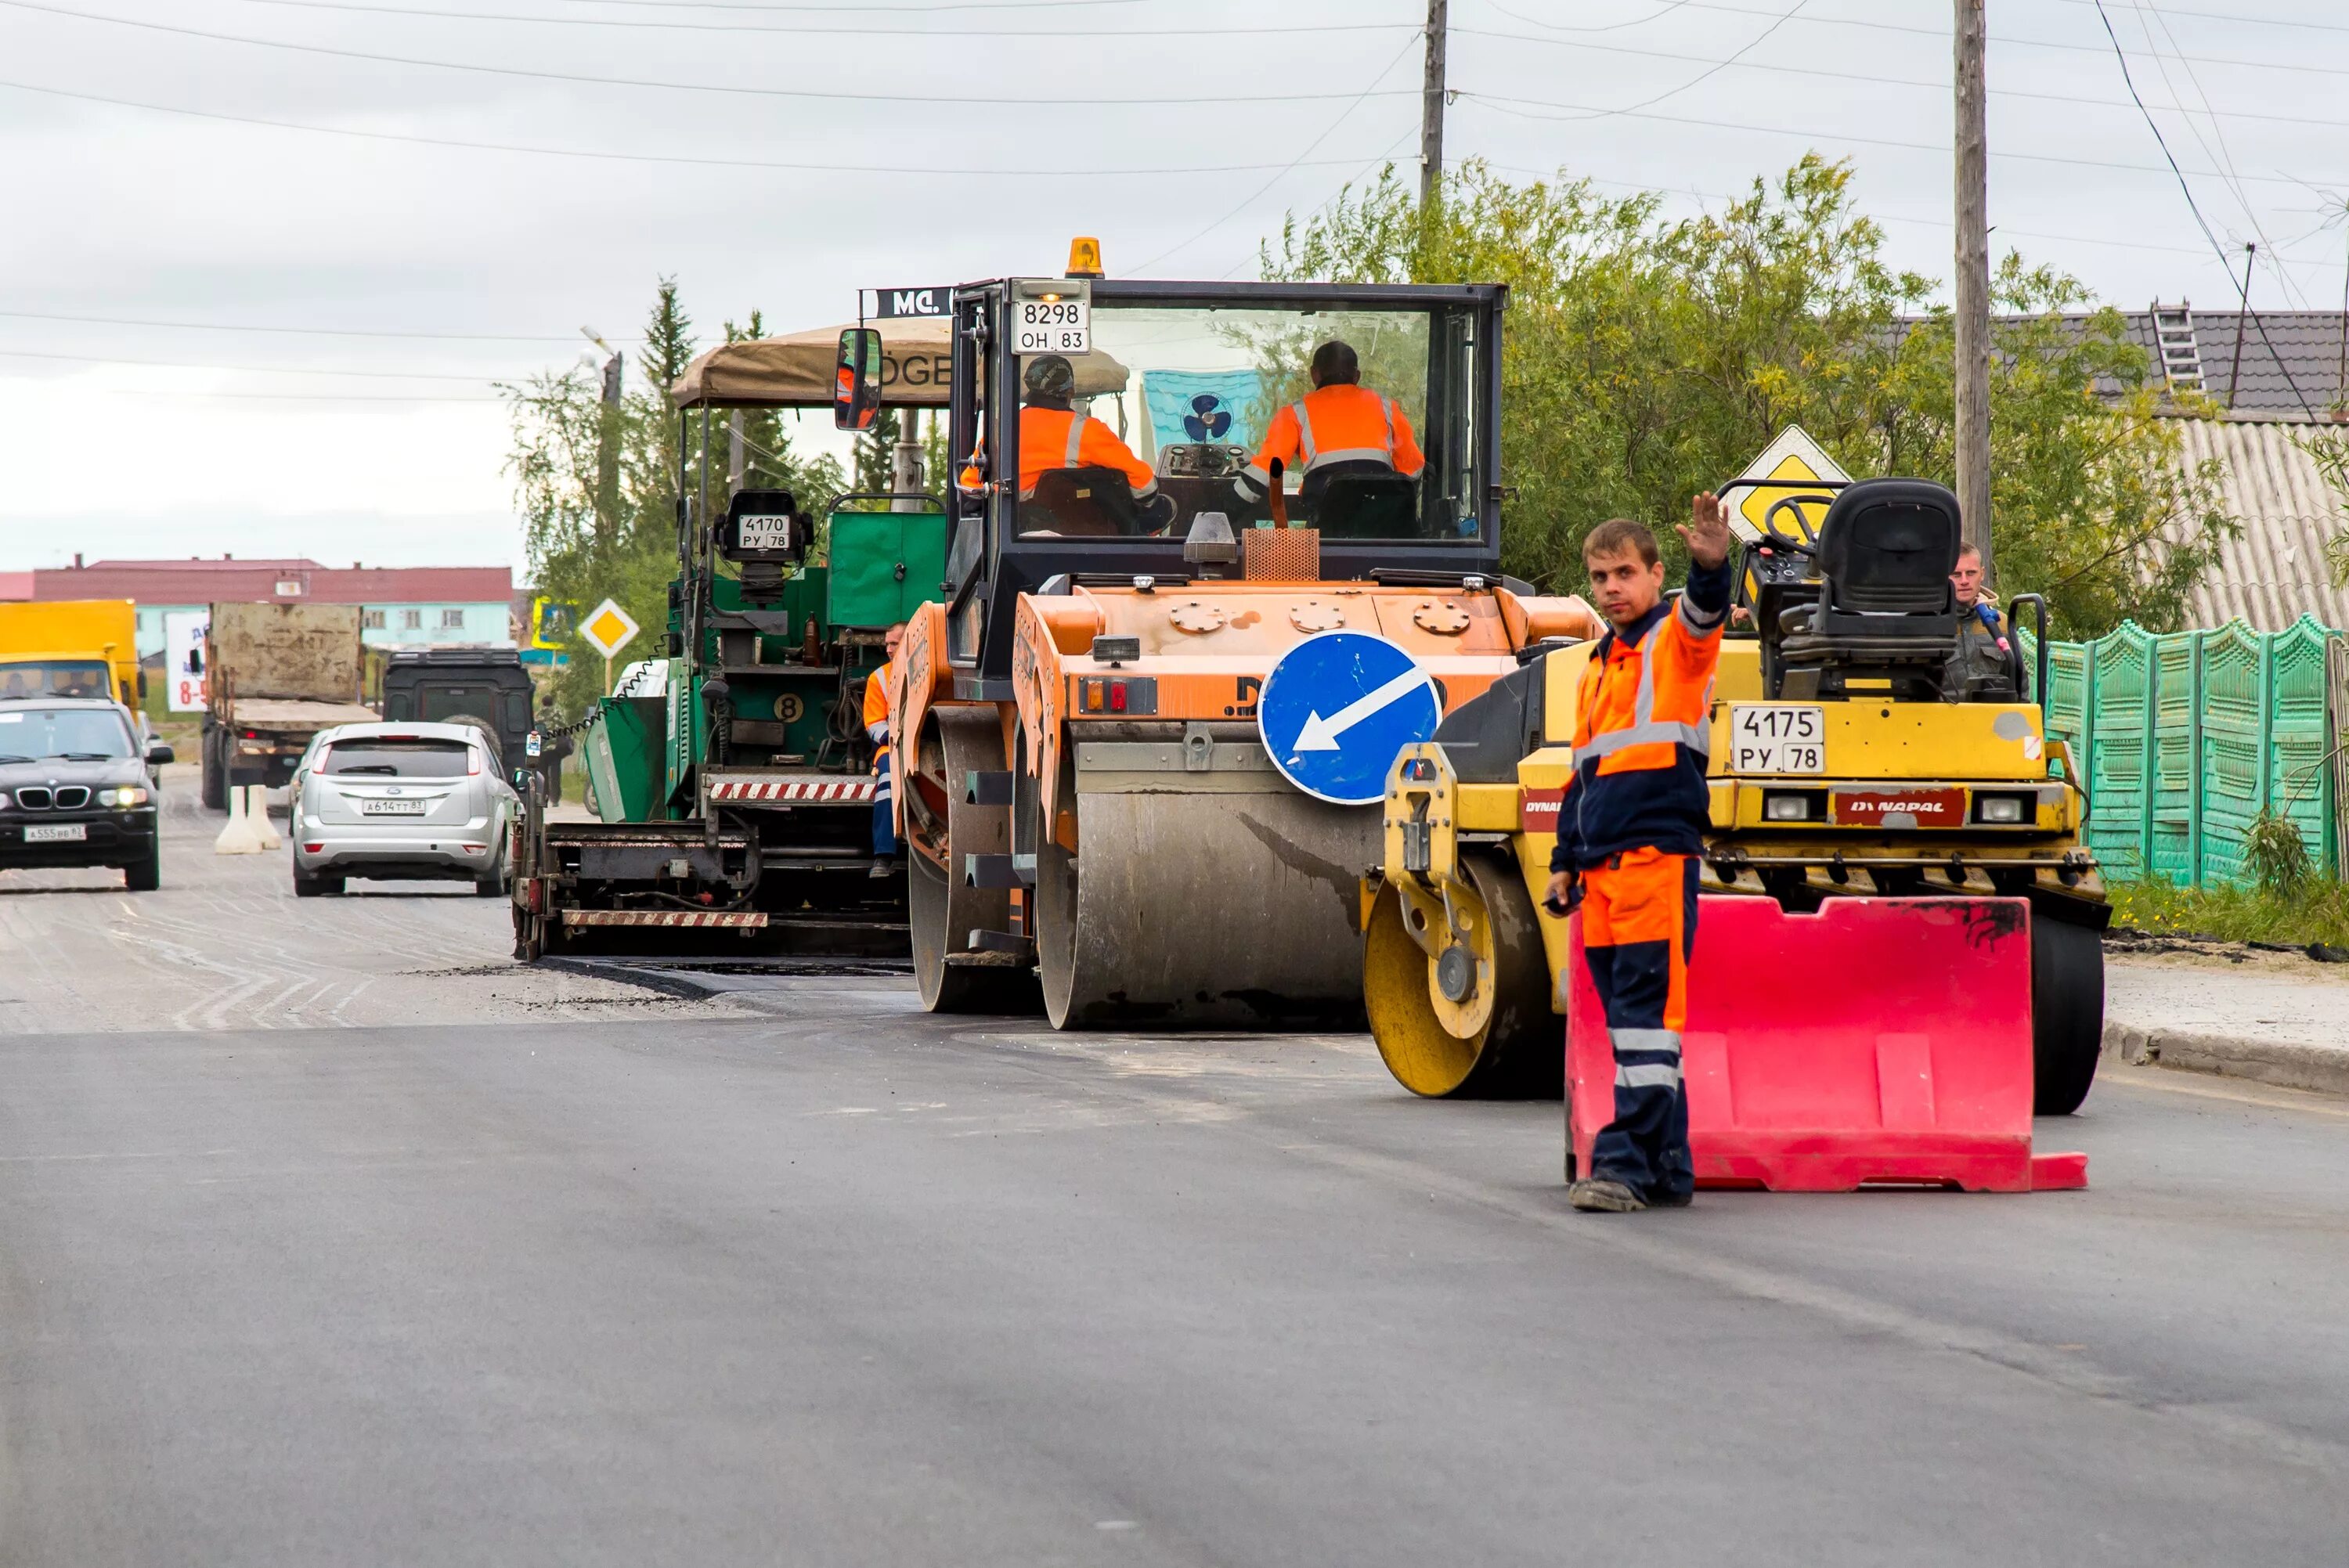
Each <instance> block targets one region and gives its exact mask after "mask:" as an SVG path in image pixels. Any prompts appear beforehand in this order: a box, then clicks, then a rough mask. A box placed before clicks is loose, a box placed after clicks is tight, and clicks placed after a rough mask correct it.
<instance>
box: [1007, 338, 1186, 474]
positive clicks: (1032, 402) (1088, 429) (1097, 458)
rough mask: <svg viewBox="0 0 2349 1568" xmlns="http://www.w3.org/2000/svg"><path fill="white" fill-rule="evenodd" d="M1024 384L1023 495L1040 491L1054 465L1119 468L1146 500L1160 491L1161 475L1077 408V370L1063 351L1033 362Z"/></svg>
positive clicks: (1113, 433)
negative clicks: (1040, 484) (1046, 475)
mask: <svg viewBox="0 0 2349 1568" xmlns="http://www.w3.org/2000/svg"><path fill="white" fill-rule="evenodd" d="M1020 383H1021V385H1022V387H1024V388H1025V389H1026V390H1025V393H1024V396H1023V397H1022V399H1021V403H1020V408H1019V499H1020V500H1031V499H1033V498H1034V496H1035V494H1036V481H1037V480H1039V479H1040V478H1041V477H1042V476H1043V475H1045V474H1046V473H1048V472H1050V470H1052V469H1116V470H1117V471H1118V472H1120V473H1122V474H1123V475H1124V476H1125V482H1126V483H1127V484H1128V485H1130V486H1132V487H1133V499H1134V500H1138V501H1146V500H1150V499H1151V498H1152V497H1154V496H1155V495H1156V494H1157V493H1158V476H1157V475H1156V474H1154V473H1152V472H1151V471H1150V465H1149V464H1148V463H1145V462H1143V460H1142V459H1140V458H1137V457H1135V456H1134V455H1133V449H1131V448H1130V447H1128V446H1127V445H1126V444H1125V443H1124V442H1123V441H1121V440H1119V439H1118V438H1117V432H1116V431H1115V430H1112V429H1111V428H1109V427H1108V426H1107V425H1104V424H1102V422H1101V421H1100V420H1099V419H1096V418H1093V417H1092V415H1090V414H1080V413H1078V412H1077V411H1076V408H1075V407H1074V400H1075V397H1076V391H1077V374H1076V371H1075V369H1074V367H1072V366H1071V365H1070V364H1069V362H1068V360H1067V359H1065V358H1064V357H1062V356H1060V355H1058V354H1040V355H1037V356H1035V357H1034V358H1032V359H1030V360H1029V361H1028V367H1027V369H1026V370H1025V371H1023V372H1022V373H1021V376H1020Z"/></svg>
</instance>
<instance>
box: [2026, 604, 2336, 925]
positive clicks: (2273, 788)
mask: <svg viewBox="0 0 2349 1568" xmlns="http://www.w3.org/2000/svg"><path fill="white" fill-rule="evenodd" d="M2027 640H2028V639H2027V638H2026V641H2027ZM2048 663H2049V665H2050V670H2049V679H2048V685H2049V686H2051V687H2052V688H2053V689H2052V690H2051V692H2050V694H2049V696H2050V701H2049V703H2048V714H2047V725H2048V728H2049V730H2050V732H2051V733H2053V734H2054V735H2055V736H2057V737H2058V738H2062V739H2064V740H2065V741H2067V742H2069V743H2070V745H2071V748H2072V753H2073V755H2074V756H2075V758H2079V761H2080V767H2081V769H2082V770H2083V771H2084V772H2085V774H2086V776H2087V780H2088V798H2089V814H2088V831H2087V838H2088V845H2089V848H2091V849H2092V850H2094V851H2095V854H2096V857H2097V859H2098V860H2099V861H2102V862H2103V864H2104V867H2105V874H2106V877H2107V878H2108V879H2110V880H2112V881H2114V882H2129V881H2135V880H2138V879H2140V878H2143V877H2145V876H2147V875H2148V874H2150V875H2154V876H2159V877H2163V878H2166V879H2167V880H2168V881H2170V882H2180V883H2191V884H2193V885H2195V886H2198V887H2199V886H2201V885H2203V884H2206V883H2213V882H2241V881H2243V880H2245V872H2244V869H2243V834H2244V831H2245V830H2247V829H2248V828H2249V827H2250V826H2251V819H2252V818H2253V817H2254V816H2256V815H2257V814H2258V812H2259V811H2260V810H2261V808H2262V807H2272V808H2273V809H2274V810H2276V812H2277V813H2278V814H2280V815H2282V816H2286V817H2289V818H2291V819H2292V821H2294V822H2295V823H2297V824H2298V825H2299V828H2300V834H2301V840H2302V842H2303V843H2305V844H2306V845H2307V846H2308V852H2309V858H2310V859H2311V860H2312V861H2314V862H2315V863H2316V864H2317V865H2319V866H2323V867H2330V868H2333V870H2334V871H2335V872H2341V871H2343V870H2344V869H2349V868H2344V861H2343V857H2344V852H2349V832H2344V830H2343V825H2342V823H2341V820H2340V811H2341V808H2342V806H2343V804H2344V802H2349V789H2344V787H2343V785H2344V759H2343V757H2342V755H2341V739H2340V737H2341V727H2342V724H2343V722H2344V720H2349V644H2344V634H2342V633H2340V632H2337V631H2334V630H2333V629H2331V628H2329V627H2327V626H2325V625H2323V624H2321V623H2319V622H2318V621H2316V620H2315V619H2314V618H2313V617H2311V616H2308V615H2302V617H2301V618H2300V619H2299V620H2297V621H2294V622H2293V623H2292V624H2291V625H2289V626H2287V627H2286V628H2284V629H2283V630H2282V631H2281V632H2267V633H2261V632H2255V631H2253V630H2251V627H2250V626H2249V625H2247V624H2244V623H2243V622H2241V621H2240V620H2238V621H2230V622H2229V623H2228V624H2225V625H2223V626H2220V627H2217V628H2214V629H2212V630H2209V631H2196V632H2171V633H2167V634H2160V635H2156V634H2152V633H2149V632H2147V631H2145V630H2144V629H2143V628H2141V627H2139V626H2137V624H2135V623H2133V622H2124V623H2122V624H2121V625H2120V626H2119V627H2118V628H2117V629H2116V630H2115V631H2113V632H2111V633H2108V634H2106V635H2105V636H2102V637H2099V638H2097V639H2096V640H2095V642H2093V643H2057V644H2055V645H2053V646H2052V647H2050V648H2049V649H2048Z"/></svg>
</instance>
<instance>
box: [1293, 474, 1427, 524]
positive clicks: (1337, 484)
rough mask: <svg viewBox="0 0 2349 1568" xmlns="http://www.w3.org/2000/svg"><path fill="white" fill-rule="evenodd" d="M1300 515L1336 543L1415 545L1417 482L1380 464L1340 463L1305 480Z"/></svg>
mask: <svg viewBox="0 0 2349 1568" xmlns="http://www.w3.org/2000/svg"><path fill="white" fill-rule="evenodd" d="M1297 503H1298V510H1299V511H1301V512H1303V513H1304V515H1305V517H1306V518H1307V520H1308V521H1310V522H1311V523H1312V524H1313V526H1314V527H1316V528H1318V529H1319V530H1320V531H1322V532H1323V533H1326V534H1329V535H1330V536H1331V537H1332V538H1336V539H1417V538H1418V537H1419V536H1420V535H1419V481H1418V480H1413V479H1406V478H1405V477H1404V476H1402V474H1399V473H1397V472H1395V471H1394V470H1393V469H1390V468H1387V467H1385V466H1384V465H1383V464H1379V463H1368V462H1365V463H1361V464H1355V463H1339V464H1334V465H1332V468H1331V469H1325V470H1321V471H1317V472H1314V473H1310V474H1308V475H1306V476H1305V483H1304V485H1303V487H1302V488H1301V489H1300V490H1299V491H1298V495H1297Z"/></svg>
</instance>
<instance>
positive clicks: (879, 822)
mask: <svg viewBox="0 0 2349 1568" xmlns="http://www.w3.org/2000/svg"><path fill="white" fill-rule="evenodd" d="M881 645H882V647H883V649H884V650H885V652H886V653H887V654H888V655H889V660H888V662H887V663H886V664H885V665H882V666H881V667H880V668H879V669H877V670H874V672H873V673H872V674H871V675H869V676H865V677H864V735H865V738H867V739H869V740H871V741H872V742H873V853H874V858H875V859H878V860H887V859H889V858H890V857H892V856H894V855H895V854H896V852H897V830H896V820H895V814H894V813H893V811H892V810H891V805H892V802H893V800H894V799H895V793H896V790H895V779H893V778H892V777H891V774H892V773H893V771H894V769H892V768H891V766H890V762H891V758H890V756H889V692H890V688H891V687H892V686H894V685H895V680H894V679H893V676H895V672H896V667H897V654H898V650H900V649H901V648H903V647H904V646H905V622H903V621H900V622H898V623H897V624H895V625H894V626H892V627H890V628H889V629H888V630H887V631H886V632H885V633H883V634H881ZM873 874H874V876H876V877H880V876H887V875H888V874H889V870H888V868H887V867H886V866H874V868H873Z"/></svg>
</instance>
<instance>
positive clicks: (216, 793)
mask: <svg viewBox="0 0 2349 1568" xmlns="http://www.w3.org/2000/svg"><path fill="white" fill-rule="evenodd" d="M202 745H203V754H204V756H203V764H204V782H203V791H202V800H203V803H204V810H207V811H225V810H228V769H227V767H226V766H225V765H224V764H223V763H222V759H221V754H220V750H221V748H220V737H219V733H218V732H217V731H208V732H207V733H206V734H205V736H204V738H203V742H202Z"/></svg>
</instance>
